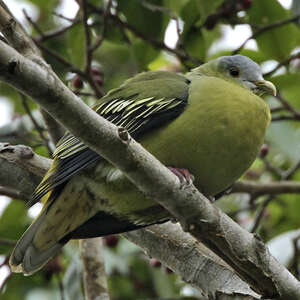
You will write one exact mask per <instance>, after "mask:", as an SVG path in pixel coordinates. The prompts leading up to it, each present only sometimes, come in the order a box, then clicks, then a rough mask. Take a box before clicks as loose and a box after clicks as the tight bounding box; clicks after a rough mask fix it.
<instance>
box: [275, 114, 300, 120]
mask: <svg viewBox="0 0 300 300" xmlns="http://www.w3.org/2000/svg"><path fill="white" fill-rule="evenodd" d="M299 120H300V117H298V116H288V115H280V116H276V117H272V122H279V121H299Z"/></svg>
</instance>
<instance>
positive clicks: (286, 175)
mask: <svg viewBox="0 0 300 300" xmlns="http://www.w3.org/2000/svg"><path fill="white" fill-rule="evenodd" d="M299 168H300V160H299V161H298V162H297V163H296V164H295V165H294V166H292V167H291V168H289V169H288V170H286V171H284V172H283V174H282V178H283V179H284V180H287V179H290V178H291V177H292V176H293V175H294V174H295V172H296V171H298V170H299Z"/></svg>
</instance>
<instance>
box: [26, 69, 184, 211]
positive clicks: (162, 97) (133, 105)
mask: <svg viewBox="0 0 300 300" xmlns="http://www.w3.org/2000/svg"><path fill="white" fill-rule="evenodd" d="M189 83H190V81H189V80H188V79H187V78H186V77H184V76H182V75H178V74H175V73H171V72H163V71H157V72H147V73H141V74H138V75H136V76H135V77H133V78H132V79H129V80H127V81H126V82H125V83H124V84H123V85H122V86H121V87H120V88H117V89H114V90H112V91H110V92H109V93H108V94H107V95H106V96H104V97H103V98H102V99H101V100H100V102H99V103H98V104H96V105H94V107H93V109H94V110H95V111H96V112H97V113H98V114H99V115H101V116H102V117H104V118H105V119H107V120H109V121H110V122H112V123H113V124H115V125H117V126H121V127H124V128H125V129H127V130H128V132H129V133H130V134H131V135H132V136H133V137H134V138H135V139H137V140H140V138H141V137H142V136H143V134H144V133H146V132H147V131H149V130H153V129H155V128H158V127H160V126H162V125H164V124H166V123H167V122H170V121H171V120H172V119H174V118H176V117H177V116H179V115H180V114H181V113H182V112H183V110H184V108H185V106H186V105H187V101H188V90H189V88H188V86H189ZM53 156H54V161H53V163H52V166H51V168H50V170H49V171H48V172H47V174H46V175H45V177H44V179H43V180H42V182H41V183H40V184H39V186H38V187H37V189H36V190H35V192H34V194H33V196H32V200H31V201H30V202H29V205H33V204H34V203H36V202H38V201H40V200H41V199H42V198H43V201H44V202H45V201H47V199H49V198H50V195H51V193H52V192H54V191H55V189H56V188H58V187H61V186H62V184H64V183H66V182H67V181H68V180H69V179H70V177H71V176H73V175H74V174H76V173H77V172H79V171H80V170H82V169H84V168H86V167H87V166H89V165H91V164H92V163H94V162H96V161H97V160H99V159H100V158H101V157H100V155H99V154H97V153H96V152H94V151H93V150H92V149H90V148H88V147H87V146H86V145H84V144H83V143H82V142H81V141H80V140H79V139H78V138H76V137H75V136H73V135H72V134H71V133H66V134H65V135H64V137H63V138H62V139H61V140H60V141H59V143H58V144H57V149H56V150H55V152H54V154H53ZM56 191H57V190H56ZM53 198H56V197H51V199H53Z"/></svg>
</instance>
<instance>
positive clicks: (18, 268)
mask: <svg viewBox="0 0 300 300" xmlns="http://www.w3.org/2000/svg"><path fill="white" fill-rule="evenodd" d="M46 211H47V210H44V211H42V212H41V214H40V215H39V216H38V218H36V220H35V221H34V223H32V224H31V226H30V227H29V228H28V229H27V230H26V231H25V233H24V234H23V236H22V237H21V238H20V240H19V241H18V242H17V244H16V246H15V248H14V250H13V252H12V254H11V256H10V260H9V264H10V267H11V270H12V272H16V273H21V272H23V273H24V275H31V274H33V273H34V272H36V271H38V270H39V269H40V268H42V267H43V266H44V265H45V264H46V263H47V262H48V261H49V260H50V259H51V258H52V257H53V256H54V255H55V254H57V253H58V252H59V250H60V249H61V248H62V247H63V246H64V243H55V244H54V245H53V246H51V247H50V248H47V249H45V250H39V249H38V248H37V247H36V246H35V245H34V243H33V240H34V237H35V234H36V232H37V231H38V229H39V226H40V224H41V223H42V222H43V220H44V218H45V215H46Z"/></svg>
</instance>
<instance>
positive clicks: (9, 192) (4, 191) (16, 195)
mask: <svg viewBox="0 0 300 300" xmlns="http://www.w3.org/2000/svg"><path fill="white" fill-rule="evenodd" d="M0 195H2V196H7V197H10V198H13V199H22V196H23V195H22V193H21V192H20V191H17V190H15V189H13V188H9V187H6V186H1V185H0ZM0 243H1V242H0Z"/></svg>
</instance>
